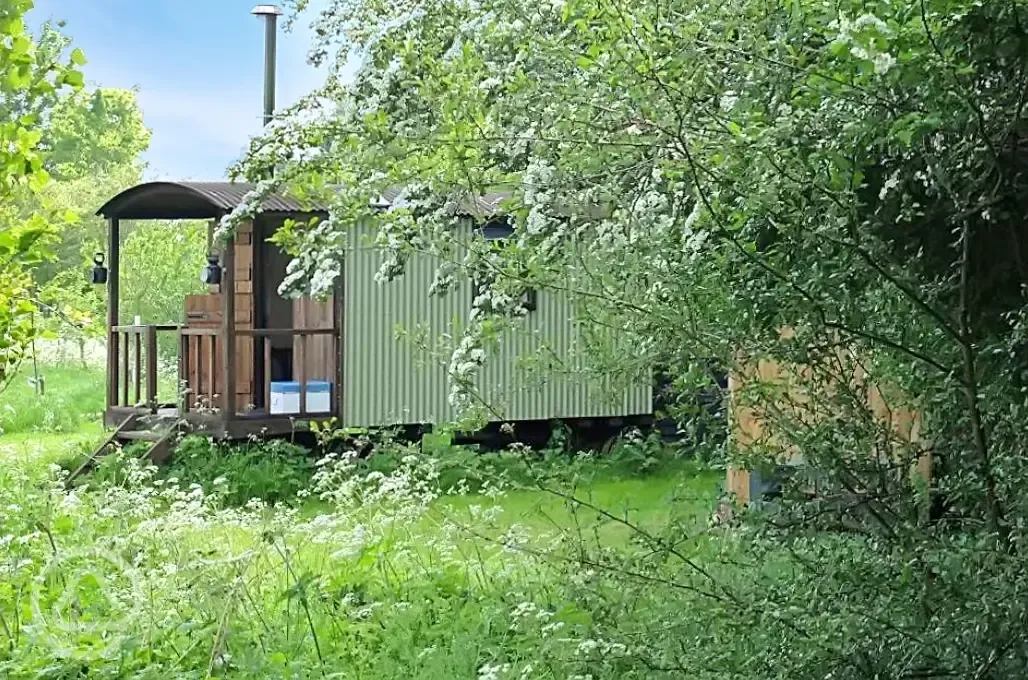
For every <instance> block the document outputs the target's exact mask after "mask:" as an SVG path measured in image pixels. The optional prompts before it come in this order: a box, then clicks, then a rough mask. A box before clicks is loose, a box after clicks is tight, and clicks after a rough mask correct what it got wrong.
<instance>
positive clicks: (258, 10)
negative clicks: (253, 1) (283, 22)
mask: <svg viewBox="0 0 1028 680" xmlns="http://www.w3.org/2000/svg"><path fill="white" fill-rule="evenodd" d="M250 14H254V15H256V16H274V17H277V16H281V15H282V10H281V9H279V8H278V6H277V5H257V6H256V7H254V8H253V11H251V12H250Z"/></svg>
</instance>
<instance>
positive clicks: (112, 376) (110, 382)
mask: <svg viewBox="0 0 1028 680" xmlns="http://www.w3.org/2000/svg"><path fill="white" fill-rule="evenodd" d="M120 232H121V225H120V223H119V222H118V220H117V219H114V218H111V219H109V220H107V265H108V268H109V270H108V273H107V406H108V408H109V407H111V406H115V405H117V403H118V334H117V333H115V332H114V327H115V326H117V325H118V293H119V290H118V269H119V267H120V259H121V258H120V255H121V253H120V247H121V236H120Z"/></svg>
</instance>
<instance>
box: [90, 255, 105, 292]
mask: <svg viewBox="0 0 1028 680" xmlns="http://www.w3.org/2000/svg"><path fill="white" fill-rule="evenodd" d="M93 283H95V284H97V285H99V284H103V283H107V267H105V266H104V254H103V253H97V254H96V255H93Z"/></svg>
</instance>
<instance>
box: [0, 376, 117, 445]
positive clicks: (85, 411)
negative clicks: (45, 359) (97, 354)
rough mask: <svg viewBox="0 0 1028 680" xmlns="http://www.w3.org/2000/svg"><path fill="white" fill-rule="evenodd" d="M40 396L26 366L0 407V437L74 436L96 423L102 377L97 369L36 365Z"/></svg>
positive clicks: (100, 406)
mask: <svg viewBox="0 0 1028 680" xmlns="http://www.w3.org/2000/svg"><path fill="white" fill-rule="evenodd" d="M39 368H40V376H41V378H42V380H43V385H42V387H43V388H44V389H43V394H42V395H40V394H39V393H38V390H37V386H36V384H35V375H34V373H33V370H32V365H31V364H30V363H24V364H22V366H21V369H20V370H19V371H18V373H17V374H16V375H15V376H14V377H13V378H12V379H11V382H10V386H9V387H8V389H7V390H6V391H5V392H4V397H3V401H2V403H0V433H3V434H14V433H25V432H37V433H39V432H75V431H77V430H78V429H79V427H80V426H82V425H83V424H86V423H93V422H98V421H100V420H101V419H102V414H103V410H104V394H105V392H104V385H105V382H104V381H105V377H104V372H103V370H102V369H101V368H97V367H92V368H83V367H82V366H75V365H68V364H64V365H53V364H42V365H40V367H39Z"/></svg>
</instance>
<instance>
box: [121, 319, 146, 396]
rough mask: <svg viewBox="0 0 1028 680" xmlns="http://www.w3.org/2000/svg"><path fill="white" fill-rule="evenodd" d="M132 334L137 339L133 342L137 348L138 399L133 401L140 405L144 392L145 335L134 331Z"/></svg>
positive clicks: (136, 377)
mask: <svg viewBox="0 0 1028 680" xmlns="http://www.w3.org/2000/svg"><path fill="white" fill-rule="evenodd" d="M125 335H126V337H127V336H128V334H127V333H126V334H125ZM132 335H133V336H135V340H136V341H135V343H133V344H134V345H135V348H136V357H135V359H136V375H135V383H136V400H135V402H133V403H134V404H135V405H138V404H139V400H140V399H141V398H142V396H143V393H142V392H143V389H142V388H143V336H142V335H140V334H139V333H138V332H134V333H132ZM126 349H127V348H126Z"/></svg>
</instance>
